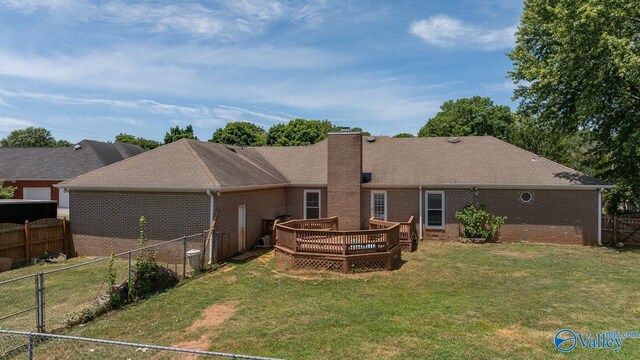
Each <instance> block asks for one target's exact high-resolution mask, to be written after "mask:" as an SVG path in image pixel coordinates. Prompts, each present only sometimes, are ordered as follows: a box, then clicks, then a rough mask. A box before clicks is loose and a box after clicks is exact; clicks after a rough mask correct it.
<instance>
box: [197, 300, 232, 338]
mask: <svg viewBox="0 0 640 360" xmlns="http://www.w3.org/2000/svg"><path fill="white" fill-rule="evenodd" d="M236 311H238V303H236V302H230V303H224V304H214V305H211V306H209V307H208V308H206V309H204V311H203V312H202V316H201V317H200V318H199V319H197V320H196V321H194V322H193V324H191V326H189V327H188V328H187V331H195V330H198V329H200V328H203V327H209V326H218V325H220V324H222V323H223V322H225V321H227V319H229V318H230V317H231V316H233V314H235V313H236Z"/></svg>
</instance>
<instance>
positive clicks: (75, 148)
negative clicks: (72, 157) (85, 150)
mask: <svg viewBox="0 0 640 360" xmlns="http://www.w3.org/2000/svg"><path fill="white" fill-rule="evenodd" d="M80 149H82V145H80V144H75V145H73V150H80Z"/></svg>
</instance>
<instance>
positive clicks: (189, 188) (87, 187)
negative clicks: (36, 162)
mask: <svg viewBox="0 0 640 360" xmlns="http://www.w3.org/2000/svg"><path fill="white" fill-rule="evenodd" d="M53 186H54V187H56V188H59V189H67V190H70V191H74V190H76V191H126V192H207V191H218V192H234V191H251V190H264V189H275V188H284V187H285V186H286V184H262V185H240V186H142V185H141V186H118V185H74V184H64V183H59V184H55V185H53Z"/></svg>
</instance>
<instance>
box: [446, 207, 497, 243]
mask: <svg viewBox="0 0 640 360" xmlns="http://www.w3.org/2000/svg"><path fill="white" fill-rule="evenodd" d="M456 219H458V221H460V223H461V224H462V226H463V227H464V236H465V237H467V238H483V239H487V240H494V236H495V235H496V233H497V232H498V230H500V227H501V226H502V225H503V224H504V223H505V221H506V220H507V217H506V216H495V215H492V214H490V213H488V212H487V211H486V210H485V209H484V208H483V207H476V206H475V205H473V204H471V203H470V204H467V206H465V207H464V209H463V210H462V211H456Z"/></svg>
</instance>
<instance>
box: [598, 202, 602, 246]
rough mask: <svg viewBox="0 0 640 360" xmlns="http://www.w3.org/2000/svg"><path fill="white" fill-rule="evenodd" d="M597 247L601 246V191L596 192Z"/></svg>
mask: <svg viewBox="0 0 640 360" xmlns="http://www.w3.org/2000/svg"><path fill="white" fill-rule="evenodd" d="M598 246H602V189H600V190H598Z"/></svg>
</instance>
